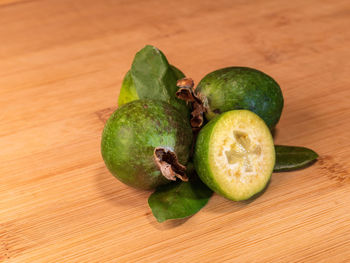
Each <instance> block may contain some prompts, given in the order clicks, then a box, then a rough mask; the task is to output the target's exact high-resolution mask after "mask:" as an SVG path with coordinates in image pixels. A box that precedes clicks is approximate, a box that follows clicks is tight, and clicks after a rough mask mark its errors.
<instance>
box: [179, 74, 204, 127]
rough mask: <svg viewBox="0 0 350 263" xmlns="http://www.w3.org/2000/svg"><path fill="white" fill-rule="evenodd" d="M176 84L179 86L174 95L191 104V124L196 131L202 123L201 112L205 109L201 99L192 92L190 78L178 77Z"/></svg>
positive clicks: (192, 83)
mask: <svg viewBox="0 0 350 263" xmlns="http://www.w3.org/2000/svg"><path fill="white" fill-rule="evenodd" d="M176 85H177V86H178V87H179V90H178V91H177V92H176V97H178V98H179V99H181V100H184V101H186V103H190V104H191V106H192V112H191V126H192V129H193V130H194V131H196V130H198V129H199V128H200V127H201V126H202V125H203V113H204V112H205V111H206V108H205V106H204V102H203V99H202V98H201V97H200V96H199V95H198V94H196V93H195V92H194V88H193V87H194V82H193V80H192V79H191V78H183V79H179V80H178V81H177V83H176Z"/></svg>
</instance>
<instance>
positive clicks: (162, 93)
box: [130, 45, 189, 115]
mask: <svg viewBox="0 0 350 263" xmlns="http://www.w3.org/2000/svg"><path fill="white" fill-rule="evenodd" d="M176 70H177V69H176ZM130 72H131V77H132V80H133V83H134V84H135V89H136V93H137V94H138V96H139V98H142V99H154V100H162V101H166V102H168V103H169V104H171V105H173V106H174V107H175V108H177V109H179V110H180V111H181V112H183V113H184V114H187V115H188V114H189V109H188V107H187V106H186V103H185V102H184V101H182V100H180V99H178V98H177V97H176V96H175V93H176V91H177V90H178V87H177V86H176V82H177V80H178V76H177V75H179V72H180V71H179V70H177V71H174V69H173V67H172V66H171V65H169V63H168V60H167V59H166V57H165V56H164V54H163V53H162V52H161V51H160V50H159V49H157V48H156V47H154V46H150V45H147V46H145V47H144V48H143V49H141V50H140V51H139V52H137V53H136V55H135V58H134V61H133V63H132V66H131V70H130ZM180 73H181V72H180Z"/></svg>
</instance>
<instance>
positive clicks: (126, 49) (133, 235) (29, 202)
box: [0, 0, 350, 263]
mask: <svg viewBox="0 0 350 263" xmlns="http://www.w3.org/2000/svg"><path fill="white" fill-rule="evenodd" d="M349 27H350V2H349V1H348V0H338V1H333V0H324V1H317V0H309V1H304V0H294V1H280V0H257V1H243V0H217V1H207V0H205V1H184V0H180V1H157V0H149V1H141V0H135V1H133V0H131V1H127V0H115V1H113V0H102V1H94V0H85V1H83V0H76V1H72V0H56V1H54V0H28V1H20V0H18V1H11V0H0V102H1V104H0V105H1V111H0V160H1V162H0V175H1V176H0V261H1V262H21V263H22V262H350V249H349V248H350V205H349V204H350V175H349V174H350V169H349V163H350V151H349V149H350V132H349V130H350V107H349V102H350V91H349V90H350V75H349V73H350V63H349V61H350V48H349V46H350V31H349ZM145 44H152V45H155V46H157V47H158V48H159V49H161V50H162V51H163V52H164V53H165V54H166V56H167V57H168V59H169V61H170V63H171V64H174V65H176V66H177V67H179V68H180V69H182V70H183V71H184V72H185V74H186V75H187V76H191V77H192V78H193V79H194V80H195V81H196V82H197V83H198V81H199V80H200V79H201V78H202V77H203V76H204V75H205V74H207V73H209V72H210V71H212V70H215V69H218V68H221V67H226V66H232V65H239V66H249V67H254V68H258V69H260V70H262V71H264V72H266V73H268V74H270V75H271V76H273V77H274V78H275V79H276V80H277V81H278V82H279V83H280V85H281V87H282V90H283V93H284V96H285V107H284V112H283V114H282V119H281V121H280V123H279V125H278V128H277V134H276V138H275V140H276V142H277V143H279V144H289V145H299V146H306V147H310V148H312V149H314V150H315V151H317V152H318V153H319V154H320V158H319V160H318V161H317V162H316V163H315V164H314V165H313V166H311V167H309V168H307V169H304V170H300V171H295V172H288V173H276V174H273V177H272V181H271V184H270V186H269V188H268V189H267V191H266V192H265V193H264V194H263V195H262V196H261V197H259V198H258V199H256V200H254V201H251V202H241V203H237V202H231V201H228V200H226V199H224V198H222V197H220V196H218V195H215V196H214V197H213V198H212V199H211V200H210V201H209V203H208V205H207V206H206V207H205V208H204V209H203V210H202V211H200V212H199V213H198V214H196V215H195V216H193V217H191V218H189V219H186V220H178V221H169V222H165V223H162V224H159V223H157V222H156V220H155V219H154V218H153V216H152V214H151V211H150V209H149V207H148V204H147V198H148V196H149V194H150V192H145V191H138V190H134V189H131V188H129V187H127V186H125V185H123V184H121V183H120V182H119V181H118V180H116V179H115V178H114V177H113V176H112V175H111V174H110V173H109V172H108V170H107V169H106V168H105V166H104V163H103V160H102V158H101V155H100V138H101V132H102V129H103V126H104V122H105V121H106V119H107V118H108V116H109V115H110V114H111V112H112V111H113V110H114V109H116V107H117V105H116V102H117V97H118V94H119V90H120V86H121V82H122V79H123V76H124V74H125V73H126V72H127V71H128V69H129V67H130V64H131V62H132V59H133V57H134V54H135V53H136V52H137V51H138V50H139V49H141V48H142V47H143V46H144V45H145Z"/></svg>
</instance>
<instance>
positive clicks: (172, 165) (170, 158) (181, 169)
mask: <svg viewBox="0 0 350 263" xmlns="http://www.w3.org/2000/svg"><path fill="white" fill-rule="evenodd" d="M153 158H154V161H155V163H156V164H157V166H158V168H159V170H160V171H161V173H162V174H163V176H164V177H165V178H167V179H168V180H171V181H175V180H176V178H179V179H181V180H182V181H185V182H187V181H188V177H187V175H186V173H185V171H186V166H183V165H182V164H181V163H179V161H178V159H177V156H176V154H175V153H174V152H173V151H172V150H171V149H169V148H166V147H156V148H155V149H154V154H153Z"/></svg>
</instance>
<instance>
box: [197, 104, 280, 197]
mask: <svg viewBox="0 0 350 263" xmlns="http://www.w3.org/2000/svg"><path fill="white" fill-rule="evenodd" d="M194 163H195V167H196V171H197V173H198V175H199V176H200V178H201V179H202V181H203V182H204V183H205V184H207V185H208V187H210V188H211V189H212V190H214V191H215V192H216V193H218V194H220V195H222V196H224V197H226V198H228V199H231V200H234V201H242V200H246V199H248V198H250V197H252V196H253V195H255V194H257V193H259V192H260V191H262V190H263V189H264V188H265V186H266V185H267V183H268V182H269V179H270V177H271V174H272V171H273V167H274V165H275V148H274V144H273V139H272V136H271V133H270V130H269V128H268V127H267V126H266V124H265V123H264V121H263V120H262V119H261V118H260V117H259V116H258V115H256V114H255V113H253V112H251V111H248V110H233V111H228V112H225V113H223V114H221V115H219V116H218V117H216V118H214V119H213V120H212V121H210V122H209V123H208V124H207V125H206V126H204V127H203V128H202V129H201V131H200V133H199V135H198V139H197V142H196V148H195V154H194Z"/></svg>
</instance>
